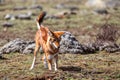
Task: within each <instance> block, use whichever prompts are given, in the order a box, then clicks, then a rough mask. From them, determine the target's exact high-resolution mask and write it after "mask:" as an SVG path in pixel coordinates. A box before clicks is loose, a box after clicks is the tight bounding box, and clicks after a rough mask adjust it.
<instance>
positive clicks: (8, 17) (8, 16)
mask: <svg viewBox="0 0 120 80" xmlns="http://www.w3.org/2000/svg"><path fill="white" fill-rule="evenodd" d="M4 18H5V19H6V20H15V16H14V15H12V14H6V15H5V17H4Z"/></svg>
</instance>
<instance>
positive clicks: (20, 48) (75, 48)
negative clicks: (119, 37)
mask: <svg viewBox="0 0 120 80" xmlns="http://www.w3.org/2000/svg"><path fill="white" fill-rule="evenodd" d="M34 48H35V42H34V41H24V40H21V39H15V40H13V41H10V42H9V43H7V44H5V45H4V46H3V47H1V48H0V55H1V54H4V53H11V52H19V53H24V54H27V53H33V52H34ZM101 50H105V51H107V52H116V51H117V52H119V51H120V45H117V44H115V43H107V42H97V43H88V44H81V43H79V42H78V40H76V38H75V36H74V35H72V34H71V33H70V32H65V33H64V34H63V35H62V36H61V41H60V49H59V53H72V54H80V53H82V54H86V53H95V52H96V51H101ZM40 52H43V51H42V48H40Z"/></svg>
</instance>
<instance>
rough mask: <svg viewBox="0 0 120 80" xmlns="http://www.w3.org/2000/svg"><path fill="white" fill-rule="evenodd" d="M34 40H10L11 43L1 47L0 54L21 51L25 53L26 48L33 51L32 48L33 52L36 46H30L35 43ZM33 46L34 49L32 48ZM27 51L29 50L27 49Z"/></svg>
mask: <svg viewBox="0 0 120 80" xmlns="http://www.w3.org/2000/svg"><path fill="white" fill-rule="evenodd" d="M33 43H34V41H24V40H21V39H19V38H17V39H15V40H13V41H10V42H9V43H7V44H5V45H4V46H3V47H2V48H0V54H3V53H6V54H8V53H11V52H19V53H23V51H24V49H26V47H27V49H29V50H28V51H29V52H31V51H30V50H32V52H33V48H34V46H32V47H28V45H29V46H31V45H33ZM30 48H32V49H30ZM25 52H26V53H27V51H25Z"/></svg>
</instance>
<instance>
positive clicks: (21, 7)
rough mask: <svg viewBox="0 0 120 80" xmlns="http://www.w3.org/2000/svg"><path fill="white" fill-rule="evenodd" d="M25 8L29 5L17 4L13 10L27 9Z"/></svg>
mask: <svg viewBox="0 0 120 80" xmlns="http://www.w3.org/2000/svg"><path fill="white" fill-rule="evenodd" d="M25 9H27V7H25V6H17V7H15V8H14V9H13V10H25Z"/></svg>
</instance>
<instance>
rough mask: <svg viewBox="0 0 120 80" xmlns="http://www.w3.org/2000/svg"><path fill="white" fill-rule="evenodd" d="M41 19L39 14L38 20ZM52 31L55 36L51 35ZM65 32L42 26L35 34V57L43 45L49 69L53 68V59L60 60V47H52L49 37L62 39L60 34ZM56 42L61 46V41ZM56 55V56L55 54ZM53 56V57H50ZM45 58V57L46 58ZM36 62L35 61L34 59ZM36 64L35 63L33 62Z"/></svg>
mask: <svg viewBox="0 0 120 80" xmlns="http://www.w3.org/2000/svg"><path fill="white" fill-rule="evenodd" d="M39 19H41V16H39V18H38V20H37V21H39ZM49 32H50V33H52V34H53V36H50V35H49V34H48V33H49ZM62 34H64V31H54V32H53V31H51V30H49V29H48V28H47V27H44V26H42V25H41V26H40V29H39V30H38V31H37V32H36V35H35V43H36V44H35V45H36V46H35V51H34V57H36V54H37V52H38V50H39V48H40V46H41V47H42V49H43V51H44V53H45V58H46V59H47V63H48V68H49V70H52V59H55V60H56V61H57V60H58V55H55V54H57V52H58V49H59V48H57V49H53V48H52V47H51V45H50V44H49V39H50V38H56V39H60V36H61V35H62ZM54 44H55V45H56V46H57V47H58V46H59V41H55V42H54ZM54 55H55V56H54ZM51 56H53V58H49V57H51ZM45 58H43V59H45ZM33 63H34V61H33ZM33 65H34V64H33ZM32 68H33V66H31V69H32ZM56 68H57V62H56Z"/></svg>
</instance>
